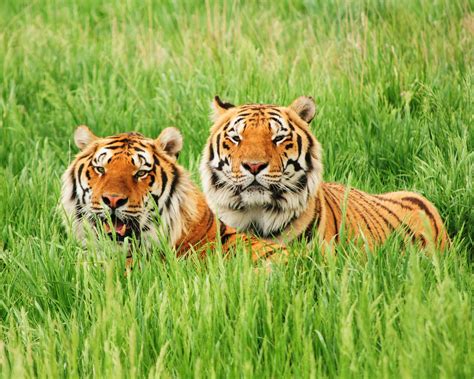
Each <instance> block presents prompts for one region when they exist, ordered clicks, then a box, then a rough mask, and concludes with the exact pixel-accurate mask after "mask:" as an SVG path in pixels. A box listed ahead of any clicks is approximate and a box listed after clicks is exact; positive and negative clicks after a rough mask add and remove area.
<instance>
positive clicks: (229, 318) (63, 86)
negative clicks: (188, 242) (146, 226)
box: [0, 0, 474, 378]
mask: <svg viewBox="0 0 474 379" xmlns="http://www.w3.org/2000/svg"><path fill="white" fill-rule="evenodd" d="M472 14H473V10H472V7H471V4H470V2H468V1H462V0H458V1H448V0H444V1H443V0H441V1H427V0H416V1H409V0H402V1H395V0H388V1H376V0H369V1H354V2H353V1H345V0H335V1H322V0H314V1H312V0H305V1H288V2H284V1H275V2H256V1H255V2H254V1H249V2H238V1H236V2H231V1H217V2H211V1H209V2H198V1H160V2H153V1H135V0H129V1H112V2H103V3H102V2H97V1H92V0H85V1H80V2H76V1H66V0H65V1H53V0H44V1H36V2H26V1H4V2H1V4H0V28H1V29H0V46H1V47H0V64H1V67H2V70H1V71H0V94H1V96H0V178H2V179H1V180H0V221H1V222H0V277H1V282H0V377H15V378H16V377H25V376H39V377H46V376H50V377H58V376H59V377H71V376H72V377H77V376H97V377H104V376H106V377H120V376H122V377H135V376H140V377H143V376H149V377H161V376H165V377H167V376H179V377H189V376H195V377H227V376H230V377H334V376H340V377H367V378H369V377H400V376H402V377H450V378H451V377H466V378H470V377H472V376H473V374H474V369H473V367H474V362H473V358H472V357H473V354H472V344H473V331H472V324H473V323H472V295H471V294H472V277H473V276H472V267H471V260H472V251H473V249H474V230H473V226H474V188H473V179H472V178H473V177H474V169H473V168H474V154H473V142H474V128H473V127H472V122H473V119H472V54H471V52H472V50H473V44H472V40H473V33H474V17H473V16H472ZM470 54H471V55H470ZM216 94H219V95H220V96H221V98H222V99H224V100H227V101H230V102H234V103H244V102H265V103H276V104H289V103H290V102H291V101H292V100H293V99H294V98H296V97H297V96H300V95H312V96H314V97H315V99H316V101H317V103H318V116H317V118H316V119H315V121H313V124H312V129H313V132H314V133H315V135H316V136H317V138H318V139H319V140H320V142H321V143H322V145H323V148H324V165H325V175H324V176H325V178H326V180H328V181H338V182H342V183H348V184H350V185H352V186H354V187H358V188H361V189H363V190H366V191H369V192H386V191H391V190H395V189H402V188H403V189H409V190H415V191H418V192H420V193H422V194H423V195H425V196H426V197H427V198H429V199H430V200H432V201H433V203H434V204H435V205H436V206H437V207H438V209H439V210H440V213H441V214H442V216H443V218H444V219H445V220H446V224H447V226H448V229H449V233H450V236H451V237H452V239H453V241H454V243H453V246H452V248H451V249H450V251H449V252H448V253H447V254H445V255H439V254H436V253H435V254H429V255H428V254H425V253H424V252H420V251H416V250H415V249H414V248H412V247H409V248H404V247H402V246H401V245H400V243H399V241H398V240H397V239H396V238H394V239H393V240H391V241H389V242H388V243H387V244H386V245H385V246H383V247H381V248H380V249H379V250H378V251H377V252H375V253H374V254H367V253H366V252H364V251H358V250H357V249H356V248H355V247H353V246H350V245H349V246H343V247H341V248H340V249H339V251H338V254H337V255H336V257H324V258H323V257H322V256H321V254H320V252H319V250H318V249H317V247H314V248H312V249H309V250H310V251H308V248H307V247H306V246H300V245H296V244H295V245H294V246H292V247H291V250H292V253H293V255H294V257H292V258H291V259H290V262H289V264H288V265H287V266H283V267H275V268H274V270H273V272H272V274H271V275H267V274H265V273H264V272H260V271H258V272H255V270H254V268H253V266H252V265H251V263H250V262H249V261H248V259H247V254H246V253H245V252H244V251H242V252H241V254H240V255H239V256H238V257H237V258H235V259H230V260H223V259H222V258H221V257H219V256H218V254H215V255H212V256H211V257H210V258H209V259H206V260H204V261H195V260H187V261H178V260H176V258H174V257H173V255H172V252H171V251H169V249H160V248H159V247H156V249H155V250H156V251H155V254H152V255H151V257H148V258H145V257H144V258H143V259H141V261H140V265H141V269H136V270H135V271H134V272H133V273H132V274H131V275H128V276H124V275H123V272H124V271H123V265H124V262H123V255H122V254H121V252H120V251H118V249H117V248H116V247H114V246H113V245H111V244H110V243H101V244H99V245H98V246H90V248H89V249H88V250H87V251H84V249H82V248H81V246H80V245H79V244H78V243H77V242H76V241H73V240H72V239H71V238H70V237H69V236H67V235H66V233H65V230H64V228H63V226H62V223H61V217H60V215H59V214H58V212H57V204H58V199H59V193H60V175H61V173H62V172H63V171H64V169H65V167H66V166H67V164H68V163H69V162H70V160H71V157H72V156H73V154H75V152H76V148H75V147H74V146H72V132H73V130H74V128H75V127H76V126H77V125H79V124H87V125H89V126H90V127H91V128H92V130H93V131H94V132H95V133H96V134H98V135H108V134H112V133H116V132H119V131H131V130H135V131H140V132H142V133H144V134H146V135H148V136H150V137H152V136H157V135H158V134H159V132H160V130H162V129H163V128H165V127H167V126H172V125H173V126H176V127H178V128H180V129H181V130H182V131H183V134H184V136H185V146H184V151H183V153H182V155H181V156H180V162H181V163H182V164H183V165H184V166H185V167H186V168H188V169H189V170H190V171H191V172H192V173H193V177H194V178H195V179H196V180H198V174H197V162H198V158H199V155H200V152H201V149H202V147H203V145H204V143H205V141H206V138H207V135H208V130H209V126H210V122H209V119H208V115H209V110H210V108H209V104H210V101H211V99H212V97H213V96H214V95H216ZM163 250H164V252H163ZM302 252H304V253H302ZM163 253H165V254H166V259H165V260H163V259H162V258H161V256H162V255H163Z"/></svg>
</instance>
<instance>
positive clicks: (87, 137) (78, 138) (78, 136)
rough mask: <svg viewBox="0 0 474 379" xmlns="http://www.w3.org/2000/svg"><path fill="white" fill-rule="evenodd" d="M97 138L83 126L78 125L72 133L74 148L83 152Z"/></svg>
mask: <svg viewBox="0 0 474 379" xmlns="http://www.w3.org/2000/svg"><path fill="white" fill-rule="evenodd" d="M96 139H98V137H97V136H96V135H94V133H92V132H91V130H90V129H89V128H88V127H87V126H85V125H79V126H78V127H77V128H76V131H75V132H74V142H75V143H76V146H77V147H78V148H79V149H81V150H84V149H85V148H86V147H87V146H89V144H90V143H91V142H94V141H95V140H96Z"/></svg>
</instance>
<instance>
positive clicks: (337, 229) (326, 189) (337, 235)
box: [323, 187, 339, 242]
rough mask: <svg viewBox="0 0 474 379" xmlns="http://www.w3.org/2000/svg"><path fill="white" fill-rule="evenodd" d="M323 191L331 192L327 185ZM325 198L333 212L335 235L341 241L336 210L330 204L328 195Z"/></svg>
mask: <svg viewBox="0 0 474 379" xmlns="http://www.w3.org/2000/svg"><path fill="white" fill-rule="evenodd" d="M323 191H324V192H326V195H328V194H329V189H328V188H327V187H323ZM325 200H326V205H327V206H328V208H329V210H330V211H331V213H332V220H333V222H334V230H335V234H334V235H335V237H336V242H338V241H339V228H338V226H337V219H336V214H335V213H334V210H333V208H332V206H331V205H330V204H329V199H328V196H325ZM336 206H337V204H336Z"/></svg>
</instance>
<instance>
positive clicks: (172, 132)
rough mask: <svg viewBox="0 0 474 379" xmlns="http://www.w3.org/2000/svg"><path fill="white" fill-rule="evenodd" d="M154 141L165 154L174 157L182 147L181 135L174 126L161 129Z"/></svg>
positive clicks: (176, 156)
mask: <svg viewBox="0 0 474 379" xmlns="http://www.w3.org/2000/svg"><path fill="white" fill-rule="evenodd" d="M155 141H156V143H157V144H158V146H159V147H161V149H163V151H164V152H165V153H166V154H168V155H169V156H171V157H173V158H175V159H177V158H178V155H179V153H180V151H181V149H182V148H183V136H182V135H181V132H180V131H179V130H178V129H176V128H166V129H163V131H162V132H161V133H160V135H159V136H158V138H157V139H156V140H155Z"/></svg>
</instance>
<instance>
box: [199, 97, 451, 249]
mask: <svg viewBox="0 0 474 379" xmlns="http://www.w3.org/2000/svg"><path fill="white" fill-rule="evenodd" d="M213 106H214V115H213V119H214V122H215V123H214V125H213V127H212V129H211V135H210V137H209V139H208V142H207V144H206V146H205V148H204V152H203V156H202V160H201V177H202V182H203V186H204V192H205V194H206V197H207V200H208V202H209V204H210V205H211V208H213V210H214V211H215V212H216V213H217V214H218V215H219V217H220V218H221V219H222V220H223V221H224V222H226V223H227V224H229V225H231V226H233V227H236V228H237V229H238V230H245V231H251V232H253V233H256V234H258V235H260V236H262V237H264V238H273V239H276V240H279V241H282V240H285V241H287V240H289V239H293V238H296V237H303V236H304V237H305V238H306V239H307V240H312V239H314V238H315V237H316V238H317V240H318V242H319V243H321V244H323V245H331V246H333V245H334V243H338V242H339V241H341V239H342V238H345V239H347V238H349V239H360V240H363V241H366V242H367V244H368V245H369V247H370V248H373V247H374V246H375V245H377V244H380V243H383V242H384V241H385V240H386V239H387V237H388V236H389V235H390V234H391V233H393V232H394V231H395V230H400V231H401V232H402V233H405V235H406V236H407V238H409V239H410V240H416V241H419V242H420V243H421V244H422V245H423V246H426V245H428V244H430V245H437V246H438V247H440V248H444V247H445V246H446V244H447V242H448V241H449V238H448V236H447V233H446V230H445V228H444V225H443V222H442V220H441V218H440V216H439V213H438V211H437V210H436V208H435V207H434V206H433V204H431V203H430V202H429V201H428V200H426V199H425V198H424V197H422V196H420V195H418V194H416V193H413V192H404V191H403V192H392V193H386V194H382V195H370V194H367V193H364V192H361V191H359V190H356V189H349V188H347V187H344V186H342V185H339V184H335V183H325V182H323V180H322V172H323V169H322V154H321V147H320V144H319V142H318V141H317V140H316V138H315V137H314V135H313V134H312V133H311V131H310V129H309V123H310V122H311V120H312V119H313V117H314V115H315V112H316V106H315V104H314V101H313V99H311V98H308V97H300V98H298V99H296V100H295V101H294V102H293V103H292V104H291V105H290V106H288V107H280V106H274V105H263V104H247V105H242V106H233V105H232V104H228V103H223V102H222V101H220V99H219V98H218V97H216V98H215V100H214V103H213Z"/></svg>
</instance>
